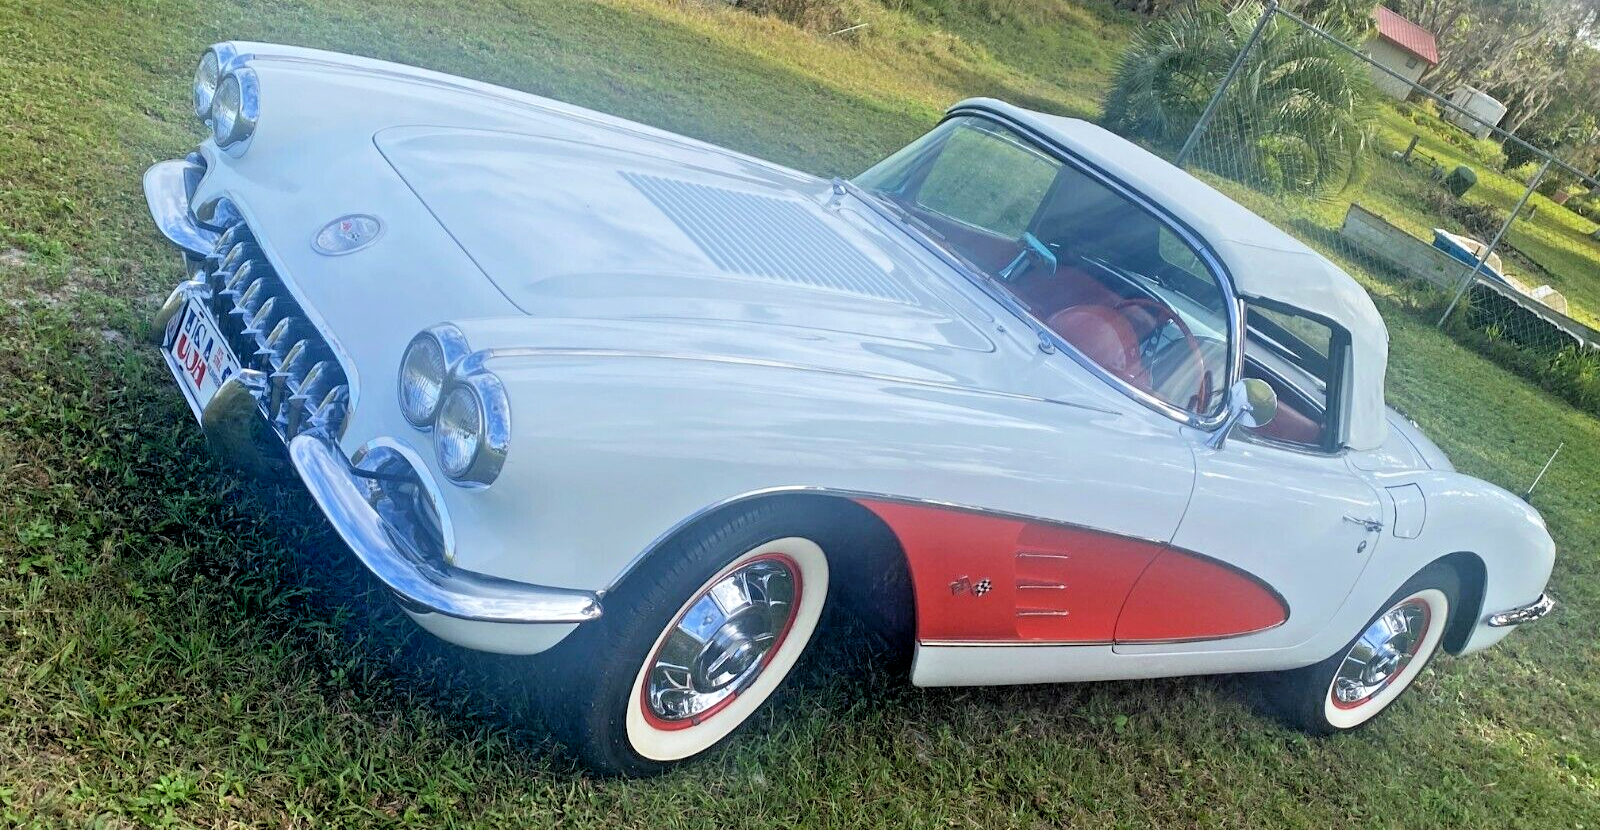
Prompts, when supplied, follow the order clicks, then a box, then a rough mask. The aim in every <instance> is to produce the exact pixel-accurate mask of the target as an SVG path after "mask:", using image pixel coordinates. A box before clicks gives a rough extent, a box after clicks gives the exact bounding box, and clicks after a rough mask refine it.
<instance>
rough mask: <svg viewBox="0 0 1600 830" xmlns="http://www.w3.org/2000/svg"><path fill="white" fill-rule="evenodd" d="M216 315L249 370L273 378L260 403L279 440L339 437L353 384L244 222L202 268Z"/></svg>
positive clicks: (220, 241) (229, 233) (226, 236)
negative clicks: (318, 432)
mask: <svg viewBox="0 0 1600 830" xmlns="http://www.w3.org/2000/svg"><path fill="white" fill-rule="evenodd" d="M201 269H202V271H203V274H201V275H197V276H198V277H199V278H202V279H204V280H205V283H206V287H207V288H208V289H209V294H210V297H209V300H208V302H209V303H210V308H211V313H212V315H213V316H214V317H215V318H216V321H217V325H218V326H219V327H220V328H221V329H222V336H223V337H224V338H226V339H227V341H228V345H229V346H231V347H232V348H233V353H234V355H235V356H236V357H238V358H239V363H240V365H241V366H242V367H243V368H245V369H254V370H256V371H258V372H261V373H262V374H263V375H265V376H266V377H267V378H268V383H267V385H266V387H265V389H264V390H263V391H262V392H261V393H260V394H259V395H258V403H260V405H261V409H262V412H263V413H264V414H265V415H266V417H267V420H268V421H269V422H271V423H272V425H273V427H274V428H275V429H276V430H277V432H278V434H279V435H282V436H283V437H284V438H285V439H288V438H292V437H294V436H295V435H298V434H300V433H302V432H305V431H307V430H309V429H314V428H321V429H324V430H326V431H327V432H328V434H330V435H338V434H339V431H340V430H341V429H342V428H343V426H344V419H345V415H346V414H347V412H348V410H349V407H350V384H349V380H348V379H347V378H346V377H345V372H344V369H343V368H342V367H341V366H340V365H339V360H338V358H337V357H336V356H335V355H334V353H333V350H332V349H331V348H329V346H328V343H327V340H326V339H325V338H324V337H323V336H322V333H321V332H319V331H318V330H317V327H316V326H315V325H313V324H312V323H311V321H310V320H309V319H307V318H306V316H305V312H304V311H303V310H302V309H301V308H300V305H299V303H297V302H296V301H295V299H294V295H293V294H291V293H290V292H289V289H288V287H287V286H285V285H284V284H283V280H282V279H281V278H279V276H278V274H277V272H276V271H274V270H273V268H272V265H271V263H269V262H267V258H266V256H265V255H264V254H263V253H262V251H261V246H260V245H259V244H258V243H257V242H256V238H255V235H254V234H253V233H252V232H251V231H250V228H249V227H248V226H247V225H246V224H245V223H244V222H243V221H238V222H235V223H234V224H232V225H230V226H228V227H227V228H226V229H225V230H224V231H223V233H222V235H221V236H219V237H218V238H217V245H216V248H215V249H214V250H213V251H212V252H211V254H210V255H209V256H207V257H206V258H205V260H204V261H203V262H202V264H201Z"/></svg>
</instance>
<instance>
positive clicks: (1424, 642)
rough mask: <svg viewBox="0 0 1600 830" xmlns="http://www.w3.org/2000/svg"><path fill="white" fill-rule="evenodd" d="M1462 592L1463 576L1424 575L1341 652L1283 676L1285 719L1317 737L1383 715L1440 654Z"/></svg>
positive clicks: (1428, 571)
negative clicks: (1461, 582)
mask: <svg viewBox="0 0 1600 830" xmlns="http://www.w3.org/2000/svg"><path fill="white" fill-rule="evenodd" d="M1460 594H1461V591H1460V581H1459V579H1458V578H1457V577H1456V574H1455V571H1453V570H1451V569H1450V568H1448V567H1445V566H1442V565H1433V566H1429V567H1428V568H1425V569H1423V570H1422V571H1421V572H1420V573H1418V574H1417V575H1416V576H1414V577H1412V578H1411V579H1410V580H1409V581H1408V582H1406V584H1405V585H1404V586H1402V587H1401V588H1400V590H1399V591H1396V592H1395V594H1394V596H1392V597H1390V598H1389V601H1388V602H1387V603H1385V604H1384V607H1383V608H1382V609H1381V610H1379V611H1378V613H1377V614H1376V615H1374V616H1373V617H1372V619H1371V620H1369V621H1368V622H1367V624H1366V626H1365V627H1364V628H1362V630H1361V631H1360V632H1359V633H1358V634H1356V636H1355V639H1353V640H1351V641H1350V642H1349V643H1347V644H1346V645H1345V647H1344V648H1342V649H1340V650H1339V652H1338V653H1336V654H1334V655H1333V656H1332V657H1329V658H1328V659H1326V660H1323V661H1322V662H1320V663H1316V664H1314V665H1310V666H1306V667H1305V668H1302V669H1296V670H1294V671H1290V672H1284V673H1282V674H1281V675H1278V676H1277V682H1276V684H1274V685H1275V687H1276V688H1275V689H1274V690H1273V691H1274V697H1275V702H1276V703H1277V704H1278V707H1279V709H1280V711H1281V712H1282V714H1283V715H1284V717H1285V719H1286V720H1288V721H1289V722H1290V723H1291V724H1293V725H1295V726H1298V727H1299V728H1301V729H1303V730H1305V731H1307V732H1310V733H1312V734H1317V735H1330V734H1333V733H1335V732H1345V731H1349V730H1351V729H1355V728H1357V727H1359V726H1362V725H1364V724H1366V723H1367V722H1369V721H1371V720H1372V719H1373V718H1375V717H1377V716H1378V715H1379V714H1380V713H1382V712H1383V711H1384V710H1386V709H1388V708H1389V706H1390V705H1391V704H1393V703H1394V702H1395V700H1397V699H1398V698H1399V697H1400V695H1402V694H1404V693H1405V691H1406V689H1408V688H1410V687H1411V684H1412V682H1413V681H1415V680H1416V679H1417V676H1418V675H1420V674H1421V673H1422V670H1423V669H1424V668H1426V667H1427V665H1428V662H1429V661H1430V660H1432V659H1433V657H1434V655H1435V654H1437V653H1438V651H1439V648H1440V645H1441V642H1442V640H1443V638H1444V632H1445V628H1446V626H1447V625H1448V624H1449V621H1450V613H1451V611H1452V609H1453V608H1454V607H1455V604H1456V598H1457V597H1459V596H1460Z"/></svg>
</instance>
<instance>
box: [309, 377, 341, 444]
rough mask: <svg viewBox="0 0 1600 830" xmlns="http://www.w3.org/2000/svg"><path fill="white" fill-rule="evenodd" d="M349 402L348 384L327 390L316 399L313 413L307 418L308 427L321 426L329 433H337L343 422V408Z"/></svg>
mask: <svg viewBox="0 0 1600 830" xmlns="http://www.w3.org/2000/svg"><path fill="white" fill-rule="evenodd" d="M349 403H350V386H349V385H348V384H345V383H340V384H339V385H337V386H335V387H333V388H332V389H329V390H328V394H326V395H323V396H322V400H320V401H318V402H317V404H316V406H315V408H314V411H313V413H312V414H311V416H310V417H309V418H307V426H308V428H318V427H320V428H322V429H325V430H327V431H328V432H329V433H331V434H334V435H337V434H338V433H339V429H340V427H341V426H343V424H344V416H345V410H346V409H347V408H348V407H349Z"/></svg>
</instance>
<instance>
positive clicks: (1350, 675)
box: [1333, 599, 1429, 708]
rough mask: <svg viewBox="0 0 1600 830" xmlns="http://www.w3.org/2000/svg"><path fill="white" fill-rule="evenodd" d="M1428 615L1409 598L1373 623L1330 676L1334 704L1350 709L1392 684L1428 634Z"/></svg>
mask: <svg viewBox="0 0 1600 830" xmlns="http://www.w3.org/2000/svg"><path fill="white" fill-rule="evenodd" d="M1428 616H1429V615H1428V606H1427V604H1426V603H1424V602H1423V601H1422V600H1419V599H1410V600H1406V601H1405V602H1402V603H1400V604H1399V605H1396V606H1395V607H1393V608H1391V609H1389V611H1388V612H1387V613H1385V614H1384V615H1383V616H1381V617H1379V618H1377V619H1376V620H1373V622H1372V625H1369V626H1367V630H1366V631H1364V632H1362V633H1361V638H1360V639H1358V640H1356V644H1355V645H1353V646H1351V647H1350V651H1349V653H1348V654H1346V655H1345V656H1344V662H1343V663H1341V664H1340V665H1339V673H1338V674H1336V675H1334V678H1333V700H1334V703H1335V705H1338V706H1341V707H1343V708H1353V707H1355V706H1358V705H1360V704H1362V703H1365V702H1366V701H1367V700H1369V699H1370V698H1371V697H1372V696H1373V695H1375V694H1377V693H1378V692H1380V691H1382V690H1383V688H1384V687H1385V686H1388V685H1389V684H1390V683H1392V682H1394V679H1395V678H1396V677H1398V676H1399V675H1400V673H1401V672H1403V671H1405V669H1406V666H1409V665H1410V664H1411V661H1412V659H1413V658H1415V657H1416V656H1417V651H1418V650H1419V649H1420V648H1421V646H1422V638H1423V636H1424V635H1425V634H1427V631H1428V623H1429V619H1428Z"/></svg>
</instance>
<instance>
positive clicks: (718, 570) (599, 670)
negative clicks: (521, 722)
mask: <svg viewBox="0 0 1600 830" xmlns="http://www.w3.org/2000/svg"><path fill="white" fill-rule="evenodd" d="M805 512H806V511H795V510H790V511H785V512H784V513H779V512H778V511H777V510H776V509H774V508H771V507H758V508H755V509H752V510H750V511H748V512H745V513H742V514H739V515H736V516H733V517H731V518H729V519H727V520H726V521H719V522H717V524H716V525H714V526H710V527H706V528H703V529H699V530H696V531H691V532H690V533H689V534H688V535H687V536H686V537H684V538H681V539H679V540H677V541H675V542H674V543H673V544H672V545H670V546H669V547H667V548H664V549H662V550H660V551H657V552H656V554H655V555H654V556H653V557H652V560H651V561H650V562H649V563H647V564H646V566H645V568H644V569H643V570H642V571H640V572H639V573H637V574H635V575H634V576H632V577H630V578H629V579H628V580H627V582H626V583H624V585H623V586H622V587H620V588H619V589H618V590H616V591H614V592H613V593H611V594H610V595H609V596H608V597H607V598H606V601H605V614H604V615H603V616H602V617H601V618H600V619H599V620H597V621H596V622H594V623H590V624H588V625H585V626H582V627H580V628H579V630H578V631H576V632H574V633H573V635H572V636H571V637H568V638H567V640H566V641H564V642H562V644H561V645H560V646H558V647H557V649H556V651H555V653H553V654H552V655H551V660H552V661H553V662H554V663H555V666H554V668H555V671H554V672H552V674H551V681H550V682H551V685H552V686H553V687H554V688H551V689H548V690H547V692H548V695H547V699H548V700H549V706H548V707H547V716H548V717H547V720H548V721H549V725H550V726H551V728H552V730H553V731H554V732H555V733H556V734H557V736H558V737H560V738H561V739H562V741H563V743H565V744H566V745H567V746H568V747H569V748H570V749H571V750H573V751H574V752H575V753H576V754H577V755H578V756H579V758H580V759H581V760H582V761H583V762H584V763H585V764H586V765H587V766H588V767H590V768H591V769H593V770H594V771H596V772H599V773H602V774H611V775H630V776H639V775H650V774H654V773H657V772H661V771H663V770H665V769H666V768H668V767H669V766H671V765H673V764H675V763H678V762H682V761H687V760H690V759H692V758H695V757H697V756H700V755H703V754H704V753H706V752H707V751H709V750H711V749H712V748H713V747H715V746H717V745H718V744H720V743H722V742H723V741H724V740H726V739H727V738H728V737H729V736H730V735H732V734H733V733H734V732H735V731H736V730H738V729H739V727H740V726H742V725H744V724H745V723H747V722H748V721H749V720H750V719H751V717H752V716H754V715H755V713H756V712H757V711H758V710H759V709H760V708H761V707H762V705H763V704H765V703H766V702H767V699H768V698H769V697H771V696H772V693H773V692H774V691H775V690H777V688H778V686H779V685H781V684H782V683H783V681H784V679H785V678H787V677H788V675H789V673H790V670H791V669H793V668H794V665H795V663H796V662H797V661H798V660H799V659H800V655H801V654H802V653H803V652H804V651H805V648H806V645H807V644H808V643H809V642H810V640H811V635H812V634H813V632H814V631H815V630H816V626H817V623H818V621H819V620H820V619H821V617H822V610H823V606H824V605H825V603H826V600H827V595H828V560H827V557H826V555H825V554H824V553H823V550H822V548H821V547H820V546H819V545H818V544H817V543H816V542H815V541H812V538H811V535H808V534H814V533H815V532H816V530H817V528H816V527H815V526H812V527H810V528H808V527H807V523H808V517H807V516H806V515H804V514H805ZM813 520H814V519H813Z"/></svg>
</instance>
